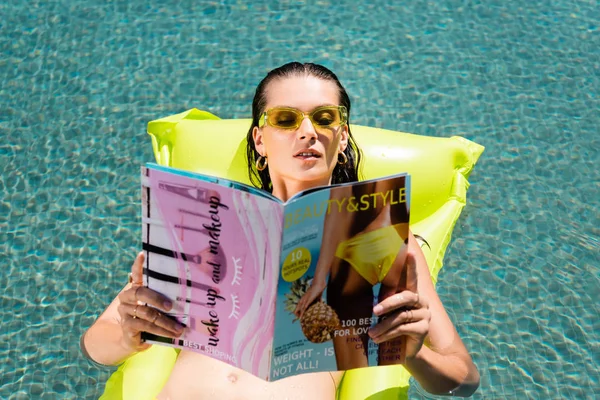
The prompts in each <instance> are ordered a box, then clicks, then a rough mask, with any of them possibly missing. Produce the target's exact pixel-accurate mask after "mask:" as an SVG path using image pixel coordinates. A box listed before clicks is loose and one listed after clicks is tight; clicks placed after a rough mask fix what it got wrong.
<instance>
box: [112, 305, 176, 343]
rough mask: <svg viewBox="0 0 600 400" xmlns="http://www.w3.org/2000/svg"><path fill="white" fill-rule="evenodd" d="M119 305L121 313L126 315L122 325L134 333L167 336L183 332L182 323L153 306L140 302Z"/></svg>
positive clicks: (174, 335)
mask: <svg viewBox="0 0 600 400" xmlns="http://www.w3.org/2000/svg"><path fill="white" fill-rule="evenodd" d="M120 307H121V310H120V311H121V312H122V314H124V315H126V318H124V319H123V321H124V322H123V323H124V325H125V326H126V327H127V328H129V329H130V330H132V331H133V332H134V333H135V332H136V331H137V332H142V331H144V332H150V333H154V334H156V335H162V336H169V337H178V336H179V335H181V333H183V326H182V325H180V324H179V323H178V322H177V321H175V320H173V319H171V318H169V317H167V316H166V315H164V314H163V313H161V312H160V311H159V310H157V309H155V308H152V307H147V306H145V305H142V304H136V305H133V304H122V305H121V306H120Z"/></svg>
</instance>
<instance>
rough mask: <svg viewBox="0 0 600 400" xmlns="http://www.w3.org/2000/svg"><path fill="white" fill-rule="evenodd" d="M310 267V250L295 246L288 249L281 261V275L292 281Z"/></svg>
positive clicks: (285, 279)
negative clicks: (290, 249) (288, 252)
mask: <svg viewBox="0 0 600 400" xmlns="http://www.w3.org/2000/svg"><path fill="white" fill-rule="evenodd" d="M308 267H310V251H308V249H307V248H305V247H297V248H295V249H294V250H292V251H290V254H288V255H287V257H286V258H285V260H284V261H283V268H281V276H282V277H283V280H284V281H286V282H293V281H295V280H298V279H300V277H301V276H302V275H304V274H305V273H306V271H308Z"/></svg>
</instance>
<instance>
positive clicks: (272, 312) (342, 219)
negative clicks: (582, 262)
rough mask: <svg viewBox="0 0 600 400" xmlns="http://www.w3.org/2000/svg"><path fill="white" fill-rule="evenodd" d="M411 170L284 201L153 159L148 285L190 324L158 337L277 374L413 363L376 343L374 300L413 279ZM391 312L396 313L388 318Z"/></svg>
mask: <svg viewBox="0 0 600 400" xmlns="http://www.w3.org/2000/svg"><path fill="white" fill-rule="evenodd" d="M409 190H410V176H408V175H407V174H400V175H396V176H391V177H385V178H380V179H378V180H372V181H366V182H357V183H352V184H344V185H336V186H328V187H323V188H317V189H313V190H310V191H307V192H304V193H300V194H298V195H297V196H295V197H294V198H292V199H290V200H289V201H288V202H286V203H283V202H281V201H280V200H278V199H276V198H275V197H273V196H271V195H270V194H269V193H266V192H264V191H261V190H259V189H256V188H253V187H250V186H247V185H244V184H241V183H237V182H232V181H228V180H225V179H220V178H214V177H209V176H205V175H200V174H193V173H189V172H185V171H180V170H177V169H173V168H168V167H161V166H158V165H155V164H148V165H147V166H146V167H144V168H142V224H143V229H142V230H143V248H144V250H145V252H146V264H145V268H144V284H145V285H146V286H148V287H150V288H151V289H153V290H156V291H158V292H160V293H163V294H164V295H166V296H167V297H169V298H171V299H172V300H173V304H174V307H173V310H172V314H170V316H171V317H172V318H176V319H177V320H179V321H180V322H182V323H183V324H185V325H186V327H187V328H186V330H185V333H184V334H183V335H182V336H181V337H180V338H178V339H176V340H174V339H170V338H163V337H157V336H155V335H150V334H144V336H143V337H144V339H145V340H146V341H148V342H150V343H156V344H165V345H170V346H174V347H178V348H181V349H187V350H191V351H196V352H199V353H203V354H206V355H208V356H211V357H213V358H215V359H218V360H221V361H224V362H227V363H229V364H231V365H233V366H236V367H238V368H242V369H244V370H246V371H248V372H250V373H252V374H254V375H256V376H258V377H261V378H263V379H267V380H271V381H274V380H278V379H281V378H285V377H289V376H292V375H297V374H300V373H307V372H317V371H334V370H347V369H352V368H358V367H366V366H376V365H389V364H400V363H403V362H404V344H403V343H402V338H399V339H396V340H394V341H390V342H386V343H383V344H381V345H379V346H377V345H376V344H375V343H374V342H372V341H371V340H369V337H368V331H369V329H370V327H372V326H373V325H375V324H376V323H377V322H378V319H377V318H376V317H374V315H373V314H372V309H373V305H374V304H376V303H378V302H380V301H381V300H383V299H384V298H386V297H388V296H391V295H393V294H395V293H397V292H400V291H402V290H405V289H409V290H414V289H416V288H408V287H406V283H407V282H408V280H407V276H406V269H405V268H404V264H405V258H406V243H407V238H408V222H409V210H410V195H409V194H410V193H409ZM383 318H385V317H383Z"/></svg>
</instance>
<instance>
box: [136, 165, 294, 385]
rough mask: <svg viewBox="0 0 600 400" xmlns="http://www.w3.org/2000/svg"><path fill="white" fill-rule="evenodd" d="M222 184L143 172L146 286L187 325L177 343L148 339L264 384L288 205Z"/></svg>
mask: <svg viewBox="0 0 600 400" xmlns="http://www.w3.org/2000/svg"><path fill="white" fill-rule="evenodd" d="M225 182H226V183H227V182H228V181H225ZM219 183H220V184H217V183H214V182H210V181H208V180H205V179H199V178H198V177H197V176H194V175H193V174H188V173H182V172H181V171H178V170H175V169H169V168H164V167H160V168H155V167H154V166H153V165H148V166H147V167H146V168H142V200H143V201H142V231H143V249H144V250H145V252H146V263H145V266H144V284H145V285H146V286H148V287H149V288H151V289H153V290H155V291H157V292H159V293H162V294H164V295H166V296H167V297H169V298H170V299H171V300H172V302H173V305H174V307H173V309H172V313H171V314H170V315H169V316H171V317H172V318H175V319H177V320H178V321H180V322H181V323H183V324H184V325H185V326H186V329H185V333H184V334H183V335H182V336H181V337H180V338H178V339H176V340H174V339H170V338H164V337H157V336H154V335H151V334H148V333H144V334H143V338H144V340H146V341H148V342H150V343H158V344H166V345H170V346H174V347H178V348H181V349H186V350H192V351H196V352H199V353H202V354H206V355H209V356H211V357H213V358H216V359H218V360H221V361H224V362H227V363H229V364H231V365H233V366H235V367H238V368H242V369H244V370H246V371H248V372H250V373H252V374H254V375H256V376H259V377H261V378H263V379H267V378H268V376H269V367H270V365H269V364H270V361H271V352H272V340H273V324H274V316H275V295H276V284H277V278H278V271H279V265H278V263H279V251H280V245H281V235H282V232H281V230H282V218H283V206H282V205H281V204H280V203H278V202H274V201H272V200H270V199H267V198H265V197H263V196H255V195H253V194H252V193H251V191H248V190H239V188H236V189H234V188H231V187H229V186H230V185H228V184H227V185H222V182H219Z"/></svg>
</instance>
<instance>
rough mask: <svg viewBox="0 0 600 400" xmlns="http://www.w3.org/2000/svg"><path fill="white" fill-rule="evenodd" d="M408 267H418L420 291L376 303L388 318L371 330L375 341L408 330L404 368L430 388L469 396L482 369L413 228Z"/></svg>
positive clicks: (403, 333) (379, 312)
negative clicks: (459, 329)
mask: <svg viewBox="0 0 600 400" xmlns="http://www.w3.org/2000/svg"><path fill="white" fill-rule="evenodd" d="M406 266H407V268H409V269H411V270H412V271H413V272H416V275H417V292H416V293H415V292H412V291H408V290H407V291H403V292H401V293H398V294H396V295H394V296H391V297H389V298H387V299H385V300H383V301H382V302H381V303H379V304H378V305H377V306H375V308H374V310H373V311H374V312H375V314H376V315H379V316H381V315H384V314H386V315H387V318H386V319H385V320H384V321H383V322H380V323H379V324H377V325H376V326H375V327H374V328H372V329H371V331H370V332H369V335H371V337H372V338H373V340H374V341H375V342H377V343H381V342H384V341H388V340H391V339H394V338H396V337H399V336H402V335H404V336H405V337H406V339H407V350H406V362H405V367H406V369H407V370H408V371H409V372H410V373H411V374H412V375H413V376H414V377H415V379H416V380H417V381H418V382H419V383H420V384H421V386H422V387H423V388H424V389H425V390H427V391H428V392H430V393H433V394H452V395H455V396H465V397H466V396H470V395H471V394H473V392H475V390H476V389H477V387H478V386H479V372H478V371H477V367H476V366H475V364H474V363H473V361H472V360H471V356H470V355H469V353H468V351H467V349H466V347H465V345H464V344H463V342H462V340H461V339H460V337H459V335H458V333H457V332H456V329H455V328H454V325H453V324H452V321H451V320H450V318H449V317H448V314H447V313H446V310H445V308H444V305H443V304H442V302H441V300H440V298H439V296H438V294H437V292H436V291H435V288H434V286H433V283H432V281H431V275H430V273H429V268H428V266H427V261H426V259H425V256H424V255H423V252H422V251H421V248H420V247H419V245H418V243H417V241H416V239H415V237H414V236H413V234H412V233H410V234H409V245H408V255H407V265H406ZM423 344H425V345H423Z"/></svg>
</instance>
